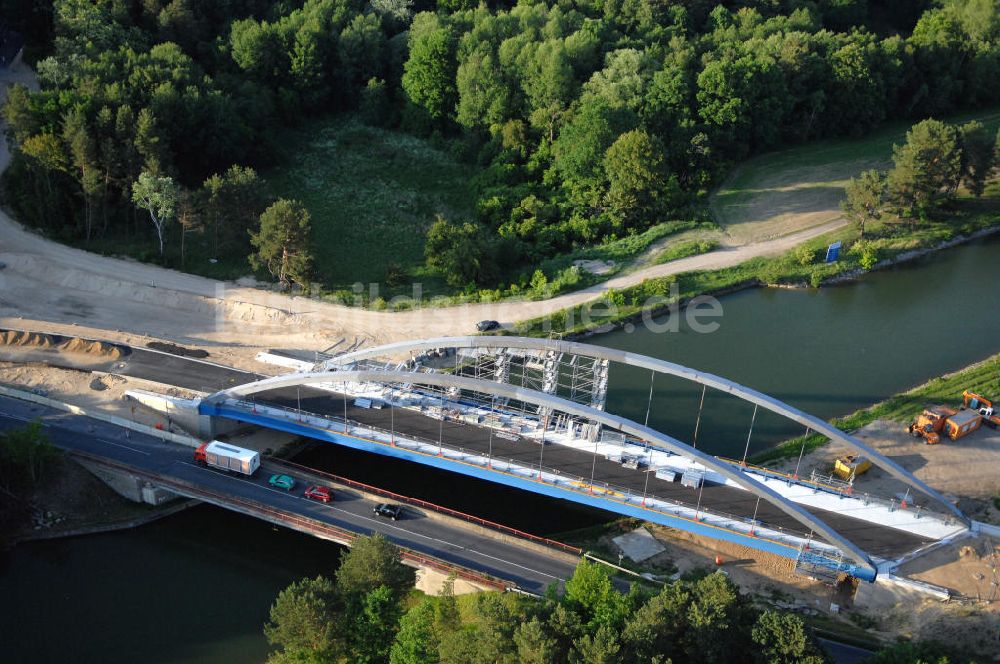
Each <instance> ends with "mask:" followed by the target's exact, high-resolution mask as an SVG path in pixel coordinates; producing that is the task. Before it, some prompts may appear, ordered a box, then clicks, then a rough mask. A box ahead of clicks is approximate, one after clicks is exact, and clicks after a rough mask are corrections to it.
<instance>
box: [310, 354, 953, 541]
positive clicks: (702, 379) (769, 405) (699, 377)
mask: <svg viewBox="0 0 1000 664" xmlns="http://www.w3.org/2000/svg"><path fill="white" fill-rule="evenodd" d="M435 348H468V349H496V350H500V349H503V348H516V349H519V350H526V351H538V352H546V351H555V352H558V353H567V354H571V355H580V356H583V357H589V358H595V359H602V360H608V361H609V362H617V363H620V364H625V365H628V366H632V367H638V368H642V369H648V370H649V371H653V372H655V373H661V374H668V375H671V376H677V377H679V378H684V379H686V380H690V381H692V382H694V383H698V384H700V385H705V386H708V387H711V388H713V389H716V390H719V391H721V392H725V393H727V394H732V395H734V396H736V397H738V398H740V399H743V400H744V401H748V402H750V403H753V404H755V405H757V406H760V407H761V408H764V409H766V410H769V411H771V412H773V413H777V414H778V415H781V416H783V417H785V418H787V419H789V420H792V421H794V422H798V423H799V424H802V425H803V426H805V427H808V428H809V429H811V430H812V431H815V432H816V433H819V434H821V435H824V436H826V437H827V438H829V439H830V440H835V441H837V442H839V443H842V444H844V445H846V446H847V447H848V448H850V449H852V450H854V451H855V452H857V453H859V454H863V455H865V456H866V457H868V459H870V460H871V462H872V463H873V464H875V465H876V466H878V467H879V468H881V469H883V470H885V471H886V472H887V473H889V474H890V475H892V476H893V477H895V478H896V479H898V480H900V481H901V482H903V483H904V484H907V485H908V486H910V487H912V488H913V489H916V490H917V491H919V492H920V493H923V494H924V495H926V496H928V497H929V498H931V499H932V500H934V501H935V502H937V503H939V504H940V505H942V506H944V507H945V509H947V510H948V511H949V512H950V513H951V514H953V515H954V516H955V517H956V518H958V519H959V520H960V521H961V522H963V523H965V524H966V525H968V524H969V520H968V518H967V517H966V516H965V514H963V513H962V511H961V510H959V509H958V507H956V506H955V505H954V504H953V503H952V502H951V501H949V500H948V499H947V498H945V497H944V496H943V495H941V494H940V493H938V492H937V491H935V490H934V489H932V488H931V487H930V486H928V485H927V484H926V483H925V482H923V481H922V480H921V479H919V478H918V477H916V476H914V475H913V474H912V473H910V472H909V471H908V470H906V469H905V468H903V467H902V466H900V465H899V464H897V463H896V462H895V461H893V460H892V459H889V458H888V457H886V456H885V455H884V454H882V453H880V452H879V451H877V450H875V449H874V448H872V447H871V446H869V445H866V444H865V443H864V442H862V441H861V440H859V439H857V438H855V437H854V436H852V435H850V434H848V433H845V432H843V431H841V430H840V429H838V428H837V427H835V426H833V425H832V424H830V423H829V422H825V421H823V420H821V419H819V418H818V417H814V416H812V415H809V414H808V413H805V412H803V411H801V410H799V409H798V408H795V407H793V406H790V405H788V404H786V403H784V402H783V401H780V400H778V399H775V398H774V397H770V396H768V395H766V394H764V393H762V392H758V391H757V390H754V389H751V388H749V387H746V386H744V385H740V384H739V383H735V382H733V381H731V380H728V379H726V378H723V377H721V376H717V375H715V374H710V373H706V372H703V371H698V370H697V369H691V368H689V367H685V366H683V365H680V364H676V363H674V362H667V361H666V360H660V359H657V358H655V357H649V356H647V355H641V354H639V353H630V352H627V351H623V350H618V349H616V348H606V347H604V346H595V345H592V344H584V343H580V342H577V341H563V340H560V339H537V338H532V337H507V336H462V337H437V338H432V339H420V340H415V341H401V342H398V343H392V344H386V345H383V346H375V347H372V348H365V349H362V350H358V351H354V352H352V353H346V354H344V355H339V356H337V357H334V358H332V359H330V360H326V361H325V362H322V363H319V364H318V365H317V367H320V368H322V369H334V368H337V367H345V366H348V365H350V364H353V363H356V362H358V361H360V360H363V359H369V358H374V357H380V356H391V355H393V354H400V353H410V354H413V353H416V352H421V351H427V350H432V349H435Z"/></svg>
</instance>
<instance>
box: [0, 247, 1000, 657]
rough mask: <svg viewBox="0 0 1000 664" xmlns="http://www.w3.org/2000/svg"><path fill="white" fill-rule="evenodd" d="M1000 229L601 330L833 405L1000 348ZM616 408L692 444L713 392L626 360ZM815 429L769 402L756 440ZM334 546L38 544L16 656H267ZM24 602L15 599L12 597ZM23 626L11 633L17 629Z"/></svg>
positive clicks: (716, 448) (721, 419) (629, 344)
mask: <svg viewBox="0 0 1000 664" xmlns="http://www.w3.org/2000/svg"><path fill="white" fill-rule="evenodd" d="M998 257H1000V241H989V242H980V243H976V244H972V245H968V246H965V247H962V248H959V249H955V250H952V251H948V252H945V253H942V254H940V255H939V256H936V257H934V259H933V260H928V261H920V262H917V263H913V264H911V265H909V266H905V267H902V268H898V269H895V270H891V271H888V272H883V273H879V274H874V275H871V276H869V277H867V278H865V279H863V280H862V281H860V282H859V283H857V284H853V285H850V286H846V287H840V288H827V289H822V290H819V291H786V290H780V291H775V290H760V289H758V290H751V291H745V292H742V293H738V294H736V295H732V296H729V297H726V298H724V299H723V300H722V303H723V307H724V312H725V314H724V317H723V318H722V320H721V323H722V325H721V327H720V328H719V330H718V331H717V332H715V333H713V334H707V335H699V334H694V333H692V332H691V330H690V329H686V328H683V327H682V331H681V332H679V333H675V334H652V333H650V332H648V331H645V330H644V329H643V328H642V327H639V328H638V330H637V331H636V332H634V333H632V334H626V333H624V332H615V333H612V334H608V335H604V336H599V337H594V338H592V339H590V340H589V341H590V342H591V343H598V344H606V345H608V346H613V347H616V348H624V349H627V350H630V351H634V352H638V353H644V354H647V355H652V356H654V357H659V358H663V359H666V360H671V361H674V362H678V363H680V364H683V365H686V366H690V367H694V368H697V369H701V370H703V371H709V372H712V373H716V374H719V375H722V376H725V377H727V378H730V379H732V380H735V381H737V382H740V383H743V384H744V385H747V386H749V387H752V388H754V389H757V390H760V391H762V392H764V393H767V394H771V395H773V396H776V397H778V398H781V399H783V400H785V401H787V402H788V403H790V404H792V405H793V406H796V407H798V408H801V409H802V410H805V411H806V412H809V413H812V414H814V415H818V416H820V417H823V418H830V417H834V416H837V415H842V414H846V413H849V412H851V411H853V410H855V409H857V408H860V407H862V406H865V405H868V404H870V403H872V402H874V401H878V400H880V399H883V398H886V397H888V396H890V395H891V394H893V393H895V392H898V391H900V390H902V389H905V388H907V387H910V386H912V385H915V384H918V383H920V382H923V381H925V380H927V379H928V378H930V377H932V376H936V375H939V374H941V373H944V372H947V371H951V370H955V369H958V368H960V367H963V366H965V365H967V364H970V363H972V362H974V361H976V360H979V359H982V358H984V357H986V356H988V355H990V354H992V353H996V352H998V351H1000V335H998V334H997V332H998V329H1000V319H998V316H997V314H996V310H995V307H993V306H991V304H990V302H989V301H988V296H987V295H985V294H984V293H983V292H982V288H981V284H994V283H998V282H1000V260H997V259H998ZM610 389H611V396H610V398H609V402H608V410H609V411H611V412H617V413H620V414H622V415H625V416H628V417H631V418H633V419H635V420H637V421H639V422H642V421H644V419H645V417H646V413H647V410H648V411H649V423H650V424H651V425H652V426H654V427H656V428H659V429H661V430H662V431H664V432H666V433H669V434H671V435H673V436H675V437H677V438H680V439H681V440H684V441H691V439H692V437H693V430H694V422H695V416H696V413H697V411H698V402H699V399H700V396H701V390H700V388H698V387H694V386H692V385H691V384H688V383H685V382H684V381H680V380H677V379H670V378H667V377H659V378H657V379H656V383H655V391H654V394H655V399H654V401H653V402H652V403H649V402H648V401H647V395H648V393H649V374H648V373H645V372H642V371H638V370H629V369H626V368H618V369H617V370H616V371H613V372H612V376H611V384H610ZM752 410H753V409H752V406H750V405H749V404H746V403H744V402H741V401H739V400H737V399H734V398H732V397H729V396H727V395H723V394H720V393H712V392H709V396H708V398H707V399H706V402H705V407H704V411H703V417H702V421H701V426H700V432H699V440H698V446H699V448H702V449H706V450H708V451H710V452H713V453H716V454H724V455H728V456H735V457H739V456H741V455H742V454H743V450H744V449H745V448H746V447H747V434H748V430H749V425H750V419H751V415H752ZM799 433H802V431H801V430H800V428H799V427H798V425H789V424H788V423H787V421H784V420H782V419H781V418H777V417H776V416H773V415H770V414H766V413H758V417H757V420H756V422H755V424H754V428H753V435H752V436H751V438H750V444H749V447H750V451H751V452H753V451H754V450H759V449H761V448H764V447H767V446H769V445H772V444H773V443H775V442H776V441H778V440H780V439H782V438H786V437H788V436H792V435H797V434H799ZM300 461H304V462H307V463H314V464H316V465H317V466H318V467H322V468H325V469H327V470H329V471H330V472H333V473H336V474H340V475H347V476H351V477H354V478H356V479H358V480H360V481H363V482H367V483H370V484H376V485H380V486H386V487H387V488H394V489H396V490H397V491H399V492H401V493H406V494H411V495H419V496H421V497H424V498H426V499H427V500H430V501H432V502H436V503H442V504H445V505H448V506H451V507H454V508H456V509H459V510H461V511H466V512H473V513H476V514H479V515H481V516H483V517H485V518H487V519H491V520H495V521H500V522H503V523H507V524H509V525H512V526H515V527H519V528H522V529H524V530H527V531H530V532H535V533H538V534H549V533H553V532H558V531H562V530H569V529H572V528H579V527H583V526H586V525H591V524H593V523H597V522H600V521H604V520H606V518H607V515H606V514H605V513H603V512H598V511H595V510H589V509H585V508H582V507H577V506H575V505H572V504H569V503H566V502H563V501H556V500H551V499H546V498H542V497H538V496H532V495H530V494H527V493H523V492H519V491H517V490H514V489H507V488H504V487H502V486H500V485H496V484H492V483H488V482H482V481H479V480H472V479H468V478H462V477H456V476H452V475H450V474H448V473H444V472H442V471H436V470H433V469H430V468H427V467H423V466H415V465H413V464H409V463H407V462H404V461H399V460H391V459H387V458H384V457H377V456H375V455H370V454H366V453H362V452H354V451H351V450H346V449H341V448H337V447H335V446H333V445H324V446H322V447H320V446H313V447H312V448H311V449H309V450H308V451H307V452H306V453H305V455H304V456H303V457H302V458H301V459H300ZM338 554H339V549H338V548H336V547H335V546H333V545H331V544H328V543H325V542H322V541H320V540H315V539H312V538H309V537H306V536H302V535H297V534H295V533H291V532H289V531H285V530H278V529H274V528H272V527H271V526H269V525H267V524H264V523H262V522H258V521H255V520H253V519H250V518H248V517H241V516H237V515H233V514H230V513H226V512H223V511H221V510H216V509H214V508H208V507H202V508H196V509H194V510H191V511H188V512H185V513H182V514H180V515H177V516H175V517H171V518H170V519H169V520H167V521H164V522H161V523H157V524H153V525H150V526H146V527H143V528H140V529H137V530H135V531H131V532H123V533H116V534H109V535H100V536H93V537H81V538H76V539H71V540H64V541H53V542H45V543H38V544H29V545H24V546H21V547H18V548H16V549H15V550H14V551H12V552H10V553H8V554H5V556H6V557H5V559H4V560H3V562H2V564H0V597H3V598H4V599H5V600H7V601H4V602H0V624H4V625H6V626H8V627H10V626H13V625H17V626H18V627H19V629H18V632H17V634H16V638H5V639H4V653H3V658H4V660H5V661H12V662H20V661H52V660H71V661H102V662H118V661H121V662H132V661H147V662H167V661H200V662H231V661H261V660H263V659H264V657H265V655H266V652H267V644H266V642H265V641H264V638H263V636H262V634H261V625H262V624H263V622H264V621H265V620H266V619H267V612H268V608H269V606H270V605H271V602H272V601H273V600H274V597H275V596H276V595H277V593H278V592H279V591H280V590H281V589H282V588H283V587H285V586H286V585H287V584H288V583H290V582H291V581H293V580H296V579H298V578H301V577H303V576H313V575H316V574H319V573H324V574H330V573H332V572H333V570H334V569H335V568H336V562H337V557H338ZM10 598H16V601H11V599H10ZM8 634H9V632H5V636H6V635H8Z"/></svg>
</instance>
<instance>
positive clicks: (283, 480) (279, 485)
mask: <svg viewBox="0 0 1000 664" xmlns="http://www.w3.org/2000/svg"><path fill="white" fill-rule="evenodd" d="M267 483H268V484H270V485H271V486H273V487H274V488H276V489H284V490H285V491H291V490H292V489H294V488H295V480H294V479H292V478H291V477H289V476H288V475H271V479H269V480H268V481H267Z"/></svg>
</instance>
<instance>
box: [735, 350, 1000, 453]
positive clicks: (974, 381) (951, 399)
mask: <svg viewBox="0 0 1000 664" xmlns="http://www.w3.org/2000/svg"><path fill="white" fill-rule="evenodd" d="M963 390H971V391H973V392H977V393H979V394H982V395H984V396H987V397H989V396H993V395H997V394H1000V353H998V354H996V355H993V356H991V357H988V358H986V359H984V360H982V361H980V362H976V363H975V364H972V365H969V366H967V367H965V368H964V369H960V370H958V371H954V372H951V373H948V374H944V375H942V376H940V377H938V378H934V379H932V380H929V381H927V382H926V383H923V384H921V385H918V386H916V387H913V388H911V389H909V390H907V391H905V392H901V393H899V394H896V395H894V396H892V397H890V398H888V399H886V400H884V401H881V402H879V403H877V404H874V405H872V406H869V407H867V408H862V409H860V410H857V411H855V412H853V413H851V414H850V415H846V416H844V417H838V418H836V419H833V420H831V424H833V425H834V426H835V427H837V428H838V429H842V430H844V431H857V430H859V429H861V428H862V427H865V426H868V425H870V424H872V423H873V422H875V421H877V420H889V421H892V422H896V423H898V424H900V425H902V424H905V423H908V422H910V421H912V420H913V419H914V418H916V416H917V415H919V414H920V412H921V411H922V410H923V409H924V408H925V407H926V406H928V405H931V404H948V405H951V406H957V405H959V404H961V401H962V392H963ZM829 442H830V441H829V440H828V439H827V438H825V437H824V436H820V435H818V434H812V435H810V436H800V437H798V438H792V439H790V440H786V441H784V442H782V443H780V444H778V445H776V446H774V447H772V448H770V449H767V450H763V451H761V452H758V453H757V454H754V455H752V456H751V457H750V461H751V462H752V463H755V464H758V465H771V464H774V463H776V462H779V461H783V460H785V459H790V458H795V457H798V456H799V454H800V453H801V451H802V449H803V444H804V445H805V453H806V454H808V453H810V452H813V451H814V450H817V449H819V448H820V447H823V446H825V445H826V444H827V443H829Z"/></svg>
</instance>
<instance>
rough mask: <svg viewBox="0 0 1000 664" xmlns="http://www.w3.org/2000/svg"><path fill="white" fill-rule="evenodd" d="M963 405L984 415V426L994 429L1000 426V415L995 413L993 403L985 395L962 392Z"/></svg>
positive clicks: (967, 391)
mask: <svg viewBox="0 0 1000 664" xmlns="http://www.w3.org/2000/svg"><path fill="white" fill-rule="evenodd" d="M962 403H963V404H964V405H965V407H966V408H971V409H972V410H974V411H976V412H978V413H979V414H980V415H982V416H983V423H984V424H986V425H988V426H991V427H993V428H994V429H995V428H996V427H997V425H998V424H1000V415H997V414H995V413H994V412H993V402H992V401H991V400H990V399H987V398H986V397H984V396H983V395H981V394H976V393H975V392H970V391H969V390H965V391H964V392H962Z"/></svg>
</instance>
